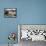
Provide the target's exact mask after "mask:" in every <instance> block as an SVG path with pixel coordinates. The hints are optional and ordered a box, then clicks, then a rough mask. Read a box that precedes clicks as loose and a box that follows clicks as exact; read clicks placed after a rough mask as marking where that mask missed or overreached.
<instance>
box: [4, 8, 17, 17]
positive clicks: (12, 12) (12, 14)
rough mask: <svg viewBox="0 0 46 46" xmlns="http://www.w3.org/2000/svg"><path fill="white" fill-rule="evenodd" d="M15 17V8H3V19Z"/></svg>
mask: <svg viewBox="0 0 46 46" xmlns="http://www.w3.org/2000/svg"><path fill="white" fill-rule="evenodd" d="M16 16H17V9H16V8H4V17H11V18H14V17H16Z"/></svg>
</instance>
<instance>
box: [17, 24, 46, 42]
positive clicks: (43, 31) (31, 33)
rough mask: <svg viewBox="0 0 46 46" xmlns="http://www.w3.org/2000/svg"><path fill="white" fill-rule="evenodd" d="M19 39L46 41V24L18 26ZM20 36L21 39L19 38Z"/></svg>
mask: <svg viewBox="0 0 46 46" xmlns="http://www.w3.org/2000/svg"><path fill="white" fill-rule="evenodd" d="M18 34H20V35H18V38H19V39H20V40H19V42H20V41H21V40H31V41H46V25H45V24H41V25H40V24H35V25H34V24H20V25H18ZM19 36H20V37H19Z"/></svg>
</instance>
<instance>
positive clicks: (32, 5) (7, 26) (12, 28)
mask: <svg viewBox="0 0 46 46" xmlns="http://www.w3.org/2000/svg"><path fill="white" fill-rule="evenodd" d="M4 8H17V17H16V18H4V14H3V13H4ZM18 24H46V0H0V44H7V43H8V39H7V36H8V34H9V32H18V30H17V25H18Z"/></svg>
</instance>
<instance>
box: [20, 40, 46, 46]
mask: <svg viewBox="0 0 46 46" xmlns="http://www.w3.org/2000/svg"><path fill="white" fill-rule="evenodd" d="M20 46H46V42H45V41H34V42H32V41H31V40H28V41H24V40H21V42H20Z"/></svg>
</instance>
